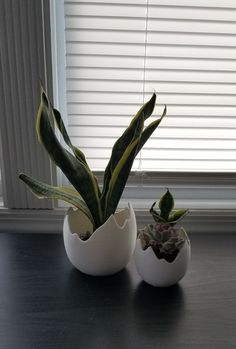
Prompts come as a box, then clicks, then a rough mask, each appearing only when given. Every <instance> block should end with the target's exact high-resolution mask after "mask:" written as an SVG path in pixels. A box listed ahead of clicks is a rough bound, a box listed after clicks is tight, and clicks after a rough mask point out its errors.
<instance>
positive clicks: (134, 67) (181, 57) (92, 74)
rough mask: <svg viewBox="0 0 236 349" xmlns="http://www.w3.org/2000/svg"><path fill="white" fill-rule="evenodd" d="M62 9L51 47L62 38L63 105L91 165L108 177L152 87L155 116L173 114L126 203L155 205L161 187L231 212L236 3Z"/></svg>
mask: <svg viewBox="0 0 236 349" xmlns="http://www.w3.org/2000/svg"><path fill="white" fill-rule="evenodd" d="M58 4H59V3H57V6H58V7H59V8H60V10H58V8H57V15H60V16H64V17H61V18H60V20H59V19H58V18H57V19H58V23H59V26H58V27H57V29H58V30H59V31H60V33H59V34H60V35H59V36H57V38H56V39H55V38H54V42H55V41H56V42H58V40H59V41H60V43H59V52H57V53H58V54H57V57H61V56H63V55H64V54H65V59H64V61H63V60H62V59H61V58H59V59H60V61H61V62H60V63H61V64H62V65H61V66H60V65H59V67H58V71H59V72H60V74H59V77H58V79H59V80H58V81H59V93H60V94H61V97H62V95H63V93H64V98H63V97H62V98H60V100H62V101H64V100H66V104H63V105H62V106H60V104H59V108H60V110H62V111H64V113H65V114H64V116H66V117H67V120H66V121H67V124H68V131H69V134H70V136H71V137H72V140H73V142H74V144H76V145H77V146H79V147H80V148H81V149H82V150H83V151H84V152H85V154H86V156H87V158H88V161H89V163H90V166H91V167H92V168H93V169H94V170H98V171H102V170H104V168H105V166H106V163H107V161H108V158H109V156H110V151H111V146H112V145H113V144H114V141H115V139H116V138H117V136H119V135H120V134H121V132H122V131H123V129H124V128H125V126H126V125H128V123H129V122H130V116H132V115H133V113H135V112H136V111H137V110H138V108H139V107H140V105H141V104H142V103H143V102H144V101H146V100H147V99H148V98H149V97H150V95H151V93H152V91H153V89H155V90H156V91H157V95H158V104H157V108H156V111H155V113H154V114H159V115H160V114H161V112H162V110H163V108H164V105H165V104H166V105H167V110H168V112H167V116H166V118H165V119H164V120H163V122H162V124H161V126H160V127H159V128H158V129H157V131H156V132H155V134H154V135H153V136H152V137H151V139H150V140H149V141H148V142H147V145H146V146H145V147H144V149H143V150H142V152H141V154H140V156H138V158H137V160H136V161H135V164H134V167H133V170H134V176H133V177H132V176H131V180H130V186H129V188H128V190H127V191H126V192H125V193H124V198H130V197H132V198H134V200H135V203H136V205H137V203H138V202H139V201H140V207H141V206H143V205H147V206H148V205H149V204H150V201H152V199H155V198H156V197H157V195H159V194H160V193H161V190H163V189H162V188H163V185H164V186H170V187H173V188H174V191H175V194H176V195H177V196H178V197H179V198H180V199H179V202H180V204H181V203H183V204H184V203H185V201H187V204H189V205H191V206H192V207H193V208H200V207H201V208H206V207H208V208H209V207H211V208H216V207H220V205H221V203H220V201H221V200H222V198H224V199H225V205H226V207H228V208H230V207H233V205H234V202H233V200H234V198H235V193H236V192H235V181H234V173H235V171H236V162H235V156H236V137H235V134H236V133H235V128H236V103H235V95H236V75H235V68H236V60H235V58H236V48H235V43H234V35H235V34H236V26H235V23H234V22H233V20H234V19H233V18H234V16H235V13H236V5H235V4H234V3H233V2H232V1H227V2H224V3H222V2H220V1H214V3H213V2H212V1H210V0H208V1H205V2H203V1H200V2H197V3H196V2H194V1H184V0H183V1H176V0H169V1H162V0H158V1H153V0H149V1H148V0H147V1H146V0H145V1H144V0H139V1H133V0H130V1H118V0H110V1H102V0H92V1H89V2H88V1H83V0H82V1H76V0H74V1H67V0H65V1H64V6H63V2H62V3H60V4H59V5H58ZM63 12H64V14H63ZM63 20H64V22H65V33H64V32H63V30H62V23H63ZM63 34H64V38H63V36H62V35H63ZM63 39H64V40H65V43H64V44H63V43H62V41H63ZM63 50H64V51H63ZM62 77H63V78H64V81H63V78H62ZM178 173H179V175H178ZM220 173H221V174H220ZM222 173H223V174H222ZM186 182H187V185H186ZM137 186H138V187H139V189H140V190H139V191H138V192H137V190H136V189H137ZM183 186H184V187H185V189H183ZM137 193H138V194H137ZM140 193H141V194H140ZM138 196H139V197H138ZM181 198H182V199H181ZM144 201H145V203H144Z"/></svg>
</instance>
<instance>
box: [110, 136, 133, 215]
mask: <svg viewBox="0 0 236 349" xmlns="http://www.w3.org/2000/svg"><path fill="white" fill-rule="evenodd" d="M138 143H139V138H137V139H136V140H135V141H133V142H132V143H131V144H130V145H129V146H128V147H127V148H126V150H125V152H124V154H123V156H122V158H121V159H120V161H119V162H118V164H117V165H116V168H115V169H114V171H113V173H112V176H111V180H110V182H109V187H108V192H107V195H106V201H105V211H104V214H105V215H104V219H105V220H106V219H108V218H109V216H110V215H111V214H114V213H115V210H116V208H117V205H118V203H119V201H120V198H121V195H122V192H123V190H124V187H125V184H126V182H127V179H128V176H129V173H130V170H131V167H132V164H133V161H134V159H135V156H136V152H137V147H138Z"/></svg>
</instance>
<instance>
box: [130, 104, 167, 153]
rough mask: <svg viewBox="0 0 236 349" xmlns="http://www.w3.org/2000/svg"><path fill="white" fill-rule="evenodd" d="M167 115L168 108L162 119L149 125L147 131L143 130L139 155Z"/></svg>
mask: <svg viewBox="0 0 236 349" xmlns="http://www.w3.org/2000/svg"><path fill="white" fill-rule="evenodd" d="M165 115H166V107H165V108H164V111H163V114H162V116H161V118H160V119H158V120H155V121H153V122H152V123H151V124H149V125H148V126H147V127H145V129H144V130H143V132H142V134H141V138H140V141H139V145H138V149H137V153H138V152H139V151H140V150H141V149H142V147H143V146H144V144H145V143H146V141H147V140H148V139H149V137H150V136H151V135H152V134H153V132H154V131H155V129H156V128H157V127H158V126H159V124H160V123H161V121H162V119H163V117H164V116H165Z"/></svg>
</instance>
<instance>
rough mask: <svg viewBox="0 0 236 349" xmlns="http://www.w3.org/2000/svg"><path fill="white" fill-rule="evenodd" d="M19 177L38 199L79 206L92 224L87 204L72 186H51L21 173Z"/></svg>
mask: <svg viewBox="0 0 236 349" xmlns="http://www.w3.org/2000/svg"><path fill="white" fill-rule="evenodd" d="M19 178H20V179H21V180H22V181H23V182H24V183H26V184H27V185H28V187H29V188H30V190H31V191H32V193H33V194H35V195H36V196H37V197H38V198H39V199H46V198H47V199H59V200H64V201H66V202H68V203H69V204H72V205H74V206H75V207H77V208H79V209H80V210H81V211H82V212H83V213H84V214H85V215H86V216H87V217H88V218H89V220H90V221H91V222H92V224H93V225H94V221H93V217H92V215H91V212H90V211H89V209H88V206H87V205H86V204H85V202H84V200H82V198H81V197H80V195H79V193H78V192H77V191H76V190H75V189H74V188H65V187H56V186H52V185H49V184H46V183H43V182H41V181H38V180H36V179H34V178H31V177H29V176H27V175H25V174H23V173H21V174H20V176H19Z"/></svg>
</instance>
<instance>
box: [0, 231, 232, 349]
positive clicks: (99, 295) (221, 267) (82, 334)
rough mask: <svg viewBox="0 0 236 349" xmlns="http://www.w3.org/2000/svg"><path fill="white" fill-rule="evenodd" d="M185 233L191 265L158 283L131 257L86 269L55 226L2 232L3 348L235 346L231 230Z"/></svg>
mask: <svg viewBox="0 0 236 349" xmlns="http://www.w3.org/2000/svg"><path fill="white" fill-rule="evenodd" d="M190 238H191V244H192V260H191V264H190V268H189V270H188V273H187V274H186V276H185V277H184V279H183V280H182V281H181V282H180V283H179V284H178V285H176V286H173V287H171V288H166V289H158V288H154V287H151V286H149V285H147V284H146V283H144V282H142V281H141V279H140V277H139V275H138V274H137V272H136V270H135V266H134V263H133V261H131V262H130V264H129V265H128V266H127V268H126V269H125V270H123V271H122V272H120V273H118V274H116V275H114V276H110V277H89V276H86V275H83V274H82V273H80V272H79V271H77V270H76V269H75V268H73V266H72V265H71V264H70V262H69V261H68V259H67V257H66V255H65V251H64V246H63V238H62V235H60V234H44V235H42V234H41V235H40V234H0V348H1V349H21V348H22V349H38V348H44V349H50V348H56V349H74V348H76V349H77V348H79V349H93V348H94V349H100V348H101V349H126V348H129V349H132V348H133V349H135V348H142V349H153V348H164V349H165V348H166V349H169V348H170V349H171V348H188V349H192V348H193V349H194V348H203V349H208V348H214V349H215V348H224V349H226V348H236V271H235V267H236V235H225V234H222V235H194V236H191V237H190Z"/></svg>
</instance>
